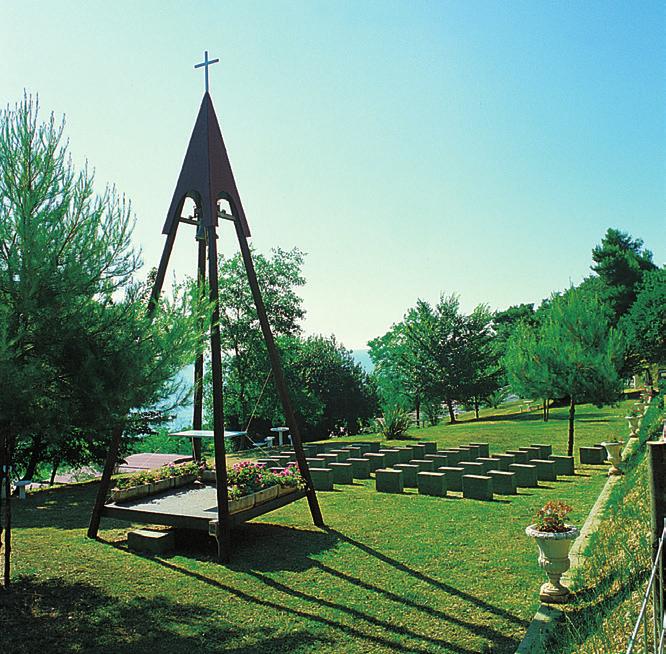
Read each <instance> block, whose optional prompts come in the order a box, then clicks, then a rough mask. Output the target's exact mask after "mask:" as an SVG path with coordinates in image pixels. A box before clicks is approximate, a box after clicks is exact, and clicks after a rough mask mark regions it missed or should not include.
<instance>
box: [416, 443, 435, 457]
mask: <svg viewBox="0 0 666 654" xmlns="http://www.w3.org/2000/svg"><path fill="white" fill-rule="evenodd" d="M417 445H423V447H425V454H435V452H437V443H435V441H419V442H418V443H417Z"/></svg>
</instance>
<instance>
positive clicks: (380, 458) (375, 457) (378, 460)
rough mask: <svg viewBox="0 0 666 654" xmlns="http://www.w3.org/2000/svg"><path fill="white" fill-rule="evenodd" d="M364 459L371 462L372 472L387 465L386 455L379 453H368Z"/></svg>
mask: <svg viewBox="0 0 666 654" xmlns="http://www.w3.org/2000/svg"><path fill="white" fill-rule="evenodd" d="M363 458H364V459H367V460H368V461H370V472H374V471H375V470H377V469H378V468H383V467H384V466H385V465H386V461H385V459H384V455H383V454H380V453H379V452H368V453H367V454H364V455H363Z"/></svg>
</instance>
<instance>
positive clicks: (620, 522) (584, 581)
mask: <svg viewBox="0 0 666 654" xmlns="http://www.w3.org/2000/svg"><path fill="white" fill-rule="evenodd" d="M662 422H663V399H662V398H657V399H656V400H654V401H653V403H652V405H651V406H650V409H649V410H648V414H647V415H646V417H645V419H644V420H643V424H642V426H641V432H640V441H641V443H642V445H641V447H640V448H638V449H637V450H636V451H635V454H634V455H633V456H632V457H631V458H630V459H628V460H627V462H626V463H625V466H626V475H625V476H624V477H623V478H622V479H620V480H619V482H618V483H617V484H616V485H615V486H614V488H613V490H612V492H611V495H610V497H609V499H608V504H607V506H606V509H605V512H604V515H603V521H602V523H601V525H600V526H599V529H598V531H597V532H596V533H594V534H593V535H592V536H591V538H590V542H589V544H588V546H587V548H586V552H585V555H586V558H585V559H584V563H583V565H582V566H580V568H579V569H578V571H577V574H576V575H575V576H574V578H573V589H574V590H577V591H578V592H577V594H576V599H575V601H574V602H573V603H572V604H571V605H569V606H567V607H566V608H565V620H564V621H563V623H562V629H561V630H560V631H558V633H557V637H556V639H555V642H553V643H552V645H551V647H550V648H549V649H548V651H549V652H550V651H552V652H553V653H558V654H565V653H567V654H568V653H570V652H575V653H576V654H602V653H603V654H607V653H608V652H624V651H625V649H626V647H627V643H628V640H629V635H630V633H631V630H632V629H633V626H634V622H635V620H636V618H637V617H638V612H639V610H640V606H641V602H642V600H643V593H644V591H645V585H646V583H647V579H648V576H649V572H650V568H651V566H652V563H651V553H652V549H651V535H650V489H649V482H648V456H647V446H646V445H645V444H644V443H645V441H647V440H650V438H653V439H654V438H656V437H658V436H659V434H660V433H661V425H662ZM651 619H652V618H651V613H650V614H649V615H648V631H649V632H651V625H652V622H651ZM641 651H642V650H641ZM650 651H651V650H650Z"/></svg>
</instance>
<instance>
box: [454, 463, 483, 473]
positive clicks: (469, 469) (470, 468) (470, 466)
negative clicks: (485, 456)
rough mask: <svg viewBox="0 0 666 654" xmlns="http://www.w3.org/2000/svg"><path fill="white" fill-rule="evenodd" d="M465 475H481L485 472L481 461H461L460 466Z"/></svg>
mask: <svg viewBox="0 0 666 654" xmlns="http://www.w3.org/2000/svg"><path fill="white" fill-rule="evenodd" d="M459 467H461V468H462V469H463V470H464V471H465V474H466V475H482V474H483V473H484V472H485V469H484V467H483V463H477V462H476V461H461V462H460V466H459Z"/></svg>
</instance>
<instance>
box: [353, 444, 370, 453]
mask: <svg viewBox="0 0 666 654" xmlns="http://www.w3.org/2000/svg"><path fill="white" fill-rule="evenodd" d="M352 447H357V448H358V449H359V450H361V456H363V455H364V454H367V453H368V452H369V451H370V445H368V444H367V443H352Z"/></svg>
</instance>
